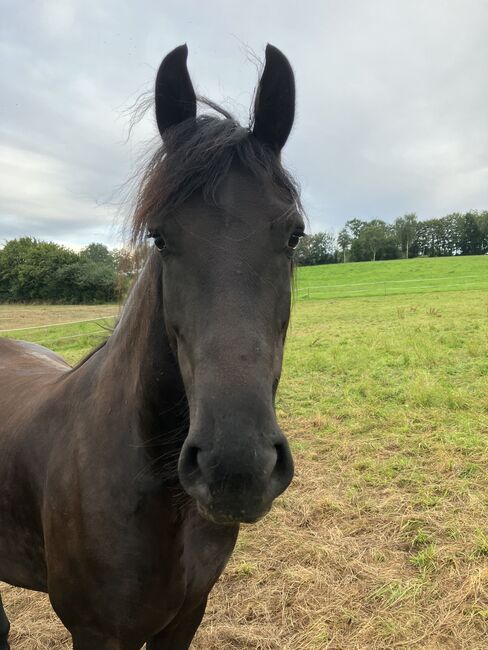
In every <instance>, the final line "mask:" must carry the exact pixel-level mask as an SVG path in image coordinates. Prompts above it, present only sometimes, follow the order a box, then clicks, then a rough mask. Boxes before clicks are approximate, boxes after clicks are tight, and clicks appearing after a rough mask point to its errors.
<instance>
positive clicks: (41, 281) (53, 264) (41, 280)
mask: <svg viewBox="0 0 488 650" xmlns="http://www.w3.org/2000/svg"><path fill="white" fill-rule="evenodd" d="M77 259H78V256H77V255H76V253H74V252H73V251H70V250H68V249H67V248H64V247H63V246H59V244H54V243H52V242H40V241H38V240H36V239H33V238H31V237H22V238H20V239H12V240H10V241H9V242H7V243H6V244H5V246H4V247H3V249H2V250H1V251H0V300H3V301H5V302H28V301H32V300H56V293H57V291H56V287H54V286H53V284H52V277H53V274H54V273H55V271H56V270H57V269H58V268H60V267H61V266H65V265H68V264H72V263H74V262H75V261H77Z"/></svg>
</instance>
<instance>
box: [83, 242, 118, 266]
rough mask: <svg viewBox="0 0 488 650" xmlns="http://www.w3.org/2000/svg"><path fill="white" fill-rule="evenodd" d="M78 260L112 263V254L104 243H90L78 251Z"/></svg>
mask: <svg viewBox="0 0 488 650" xmlns="http://www.w3.org/2000/svg"><path fill="white" fill-rule="evenodd" d="M80 260H82V261H84V260H90V261H91V262H96V263H97V264H114V259H113V255H112V254H111V253H110V251H109V250H108V248H107V247H106V246H105V244H97V243H92V244H88V246H87V247H86V248H83V250H82V251H81V252H80Z"/></svg>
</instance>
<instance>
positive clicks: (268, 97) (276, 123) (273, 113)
mask: <svg viewBox="0 0 488 650" xmlns="http://www.w3.org/2000/svg"><path fill="white" fill-rule="evenodd" d="M294 117H295V77H294V75H293V70H292V68H291V65H290V63H289V61H288V59H287V58H286V56H285V55H284V54H283V52H280V50H279V49H278V48H277V47H274V46H273V45H270V44H269V43H268V45H267V46H266V65H265V66H264V71H263V74H262V75H261V79H260V80H259V85H258V89H257V92H256V100H255V102H254V128H253V133H254V135H255V136H256V137H257V138H258V139H259V140H260V141H261V142H263V143H265V144H267V145H268V146H270V147H271V148H272V149H274V151H276V153H279V152H280V151H281V149H282V148H283V147H284V145H285V142H286V141H287V139H288V136H289V135H290V131H291V127H292V126H293V119H294Z"/></svg>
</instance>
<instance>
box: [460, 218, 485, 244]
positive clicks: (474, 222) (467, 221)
mask: <svg viewBox="0 0 488 650" xmlns="http://www.w3.org/2000/svg"><path fill="white" fill-rule="evenodd" d="M460 226H461V227H460V233H459V249H460V251H461V254H462V255H479V254H480V253H481V252H482V251H483V233H482V231H481V228H480V224H479V214H478V213H477V212H467V213H466V214H465V215H463V219H462V220H461V224H460Z"/></svg>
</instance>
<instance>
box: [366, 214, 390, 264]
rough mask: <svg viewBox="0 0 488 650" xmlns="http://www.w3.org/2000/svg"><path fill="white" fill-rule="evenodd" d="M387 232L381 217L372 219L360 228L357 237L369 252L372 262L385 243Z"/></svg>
mask: <svg viewBox="0 0 488 650" xmlns="http://www.w3.org/2000/svg"><path fill="white" fill-rule="evenodd" d="M388 234H389V233H388V228H387V225H386V223H385V222H384V221H381V219H373V220H372V221H370V222H369V223H367V224H366V225H365V226H364V227H363V228H362V229H361V232H360V235H359V239H360V240H361V241H362V243H363V245H364V247H365V249H366V250H367V251H368V252H369V253H370V255H371V259H372V260H373V262H374V261H375V260H376V254H377V253H378V250H379V249H380V248H381V247H382V246H384V245H385V244H386V242H387V240H388Z"/></svg>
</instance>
